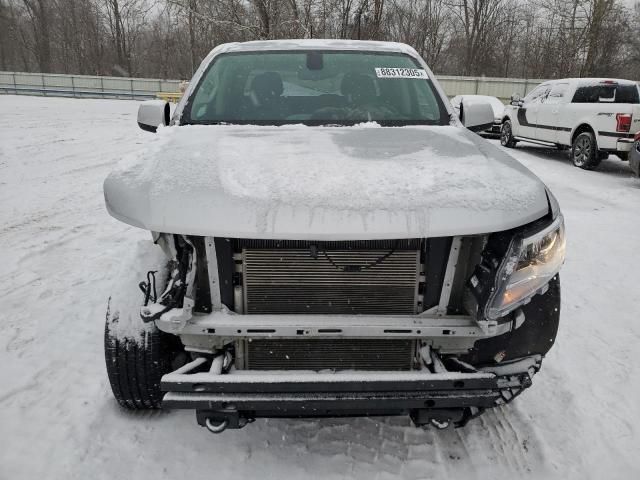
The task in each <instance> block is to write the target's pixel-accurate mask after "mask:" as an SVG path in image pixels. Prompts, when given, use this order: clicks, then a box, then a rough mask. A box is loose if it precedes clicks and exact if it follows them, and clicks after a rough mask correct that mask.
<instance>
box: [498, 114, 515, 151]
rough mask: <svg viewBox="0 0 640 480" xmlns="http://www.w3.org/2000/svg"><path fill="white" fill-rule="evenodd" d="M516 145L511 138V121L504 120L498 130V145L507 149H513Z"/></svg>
mask: <svg viewBox="0 0 640 480" xmlns="http://www.w3.org/2000/svg"><path fill="white" fill-rule="evenodd" d="M516 143H518V142H517V141H516V140H515V139H514V138H513V130H512V129H511V120H505V121H504V122H503V123H502V128H501V129H500V145H502V146H503V147H507V148H514V147H515V146H516Z"/></svg>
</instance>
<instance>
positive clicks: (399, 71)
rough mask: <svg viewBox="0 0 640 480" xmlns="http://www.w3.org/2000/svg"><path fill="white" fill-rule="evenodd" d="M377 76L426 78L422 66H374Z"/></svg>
mask: <svg viewBox="0 0 640 480" xmlns="http://www.w3.org/2000/svg"><path fill="white" fill-rule="evenodd" d="M375 70H376V76H377V77H378V78H428V77H427V72H426V71H425V70H423V69H422V68H395V67H389V68H376V69H375Z"/></svg>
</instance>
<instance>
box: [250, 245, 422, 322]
mask: <svg viewBox="0 0 640 480" xmlns="http://www.w3.org/2000/svg"><path fill="white" fill-rule="evenodd" d="M403 246H405V247H406V245H403ZM242 272H243V282H242V283H243V287H242V288H243V301H244V313H247V314H257V313H268V314H348V315H354V314H372V315H385V314H414V313H417V311H418V303H419V296H418V294H419V290H418V287H419V281H420V273H421V272H420V250H419V249H417V248H416V249H410V248H398V246H397V245H390V248H389V249H380V248H376V249H344V248H339V249H326V248H323V247H322V246H317V245H309V247H308V248H305V249H302V248H244V249H243V250H242Z"/></svg>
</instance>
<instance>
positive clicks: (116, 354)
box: [104, 305, 184, 410]
mask: <svg viewBox="0 0 640 480" xmlns="http://www.w3.org/2000/svg"><path fill="white" fill-rule="evenodd" d="M120 315H121V313H120V312H119V311H117V310H115V309H112V308H111V305H109V307H108V308H107V318H106V323H105V328H104V357H105V362H106V367H107V375H108V376H109V383H110V384H111V390H112V391H113V396H114V397H115V398H116V400H117V401H118V403H119V404H120V405H121V406H122V407H124V408H126V409H129V410H147V409H156V408H160V406H161V403H162V396H163V394H162V392H161V390H160V379H161V378H162V376H163V375H164V374H166V373H169V372H170V371H171V370H172V369H173V367H174V366H175V364H176V360H178V359H179V356H180V355H181V350H182V349H181V344H180V341H179V340H178V338H177V337H173V336H172V335H169V334H166V333H164V332H162V331H160V330H158V328H157V327H156V326H155V325H154V324H153V323H148V324H144V323H142V320H141V319H140V320H139V329H132V328H131V325H127V327H126V328H123V324H122V323H119V322H120ZM127 322H129V323H130V319H128V320H127ZM123 323H124V322H123ZM182 355H184V354H183V353H182Z"/></svg>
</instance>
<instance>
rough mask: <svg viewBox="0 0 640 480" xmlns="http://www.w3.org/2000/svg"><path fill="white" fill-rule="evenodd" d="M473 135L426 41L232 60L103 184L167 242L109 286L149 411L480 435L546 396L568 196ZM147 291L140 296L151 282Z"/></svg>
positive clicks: (219, 59)
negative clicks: (496, 415)
mask: <svg viewBox="0 0 640 480" xmlns="http://www.w3.org/2000/svg"><path fill="white" fill-rule="evenodd" d="M464 112H465V114H464V121H463V123H461V121H460V119H458V117H457V115H455V114H454V112H453V109H452V107H451V105H450V104H449V102H448V101H447V97H446V96H445V94H444V92H443V90H442V89H441V87H440V86H439V85H438V82H437V81H436V79H435V78H434V76H433V74H432V73H431V71H430V70H429V68H428V67H427V65H426V64H425V63H424V61H423V60H422V59H421V58H420V57H419V55H418V54H417V53H416V52H415V50H413V49H412V48H411V47H408V46H406V45H403V44H397V43H384V42H357V41H319V40H318V41H317V40H308V41H307V40H305V41H298V40H296V41H261V42H249V43H239V44H238V43H234V44H226V45H221V46H219V47H217V48H215V49H214V50H213V51H212V52H211V53H210V55H209V56H208V57H207V58H206V59H205V60H204V61H203V62H202V65H201V66H200V68H199V69H198V71H197V72H196V74H195V76H194V78H193V80H192V81H191V83H190V85H189V87H188V89H187V91H186V92H185V94H184V97H183V98H182V100H181V102H180V103H179V105H178V106H177V107H176V109H175V112H173V115H172V116H171V118H170V110H169V106H168V105H167V104H165V103H164V102H160V101H150V102H145V103H143V104H142V105H141V106H140V110H139V115H138V123H139V124H140V126H141V127H142V128H143V129H145V130H149V131H157V134H156V135H155V136H154V137H152V138H150V141H149V144H148V146H147V147H146V149H145V150H144V151H143V152H142V153H141V154H140V155H138V156H137V157H136V158H128V159H125V160H123V161H122V162H121V163H120V164H119V165H118V167H117V168H116V169H115V170H114V171H113V172H112V173H111V174H110V175H109V177H108V178H107V179H106V181H105V183H104V194H105V201H106V206H107V209H108V211H109V213H110V214H111V215H112V216H113V217H115V218H116V219H118V220H121V221H122V222H124V223H127V224H129V225H133V226H135V227H138V228H141V229H144V230H148V231H150V232H151V237H152V240H153V242H151V241H149V242H148V244H146V245H143V248H142V250H141V251H140V254H139V256H138V261H137V262H136V264H132V265H131V266H130V267H129V266H126V268H125V270H124V272H123V274H122V276H121V277H119V278H115V279H114V280H115V283H116V285H115V286H114V289H113V291H112V292H110V300H109V307H108V310H107V316H106V328H105V357H106V364H107V373H108V375H109V380H110V383H111V387H112V390H113V394H114V396H115V397H116V399H117V400H118V402H119V403H120V404H121V405H122V406H123V407H125V408H129V409H147V408H159V407H162V408H168V409H192V410H195V411H196V414H197V420H198V422H199V424H200V425H203V426H206V427H207V428H208V429H209V430H210V431H211V432H214V433H219V432H221V431H223V430H225V429H227V428H239V427H242V426H244V425H246V424H247V423H249V422H251V421H253V420H254V419H256V418H259V417H314V416H345V415H410V416H411V418H412V419H413V421H414V422H415V423H416V424H417V425H421V426H424V425H433V426H435V427H437V428H444V427H447V426H448V425H456V426H462V425H464V424H466V423H467V422H468V421H469V420H470V419H472V418H474V417H476V416H477V415H479V414H480V413H482V412H483V411H484V410H485V409H487V408H491V407H495V406H498V405H503V404H505V403H508V402H510V401H511V400H513V399H514V398H515V397H517V396H518V395H519V394H520V393H521V392H522V391H523V390H525V389H526V388H527V387H529V386H530V385H531V382H532V379H533V376H534V375H535V373H536V372H538V371H539V369H540V366H541V363H542V359H543V357H544V356H545V354H546V353H547V352H548V350H549V349H550V348H551V346H552V345H553V343H554V339H555V336H556V332H557V328H558V322H559V315H560V280H559V277H558V271H559V270H560V267H561V265H562V263H563V261H564V251H565V237H564V222H563V217H562V214H561V212H560V209H559V207H558V203H557V201H556V200H555V198H554V197H553V195H552V194H551V193H550V192H549V190H548V189H547V188H546V187H545V185H544V184H543V183H542V182H541V181H540V180H539V179H538V178H536V177H535V176H534V175H533V174H532V173H531V172H530V171H528V170H527V169H526V168H524V167H523V166H522V165H520V164H519V163H518V162H517V161H515V160H514V159H513V158H511V157H510V156H509V155H508V154H506V153H505V152H504V151H502V150H501V149H499V148H497V147H496V146H494V145H491V144H490V143H488V142H487V141H486V140H484V139H482V138H480V137H478V136H476V135H475V134H473V133H472V132H471V131H469V130H468V129H467V128H465V127H470V128H479V129H485V128H487V126H490V125H491V124H492V123H493V121H494V114H493V112H492V110H491V107H490V106H489V105H485V104H481V103H476V102H474V103H472V104H470V105H468V106H465V109H464ZM139 287H140V289H141V290H142V292H140V291H139Z"/></svg>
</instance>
